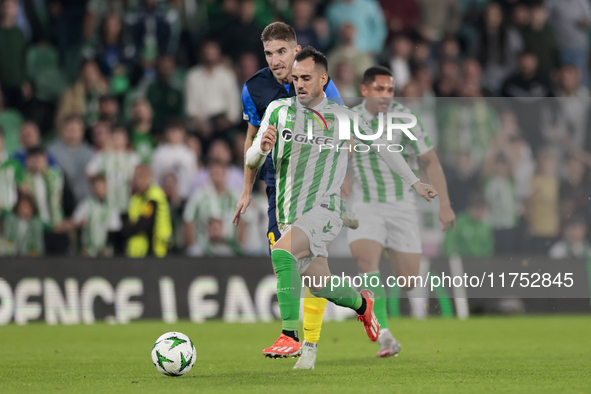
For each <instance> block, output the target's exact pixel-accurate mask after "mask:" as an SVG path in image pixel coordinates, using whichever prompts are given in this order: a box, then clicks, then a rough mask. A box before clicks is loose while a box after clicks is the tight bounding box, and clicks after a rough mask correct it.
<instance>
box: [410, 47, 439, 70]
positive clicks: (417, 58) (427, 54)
mask: <svg viewBox="0 0 591 394" xmlns="http://www.w3.org/2000/svg"><path fill="white" fill-rule="evenodd" d="M410 67H411V69H412V70H413V73H416V72H417V71H418V70H420V69H422V68H426V69H427V70H428V71H429V72H430V73H431V76H432V75H434V74H435V73H436V72H437V68H438V62H437V60H436V59H435V58H434V57H433V56H431V45H430V44H429V42H427V41H426V40H424V39H422V38H419V39H416V40H415V41H414V49H413V51H412V58H411V59H410Z"/></svg>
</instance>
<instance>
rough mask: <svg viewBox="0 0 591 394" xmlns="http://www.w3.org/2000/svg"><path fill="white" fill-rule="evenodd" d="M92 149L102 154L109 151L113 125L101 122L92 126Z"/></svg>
mask: <svg viewBox="0 0 591 394" xmlns="http://www.w3.org/2000/svg"><path fill="white" fill-rule="evenodd" d="M91 140H92V147H93V148H94V150H95V151H97V152H101V151H104V150H107V149H109V145H110V144H111V124H110V123H109V122H107V121H105V120H99V121H98V122H96V123H95V124H94V126H92V134H91Z"/></svg>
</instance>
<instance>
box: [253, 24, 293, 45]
mask: <svg viewBox="0 0 591 394" xmlns="http://www.w3.org/2000/svg"><path fill="white" fill-rule="evenodd" d="M271 40H283V41H293V42H298V40H297V37H296V33H295V30H294V29H293V27H291V26H290V25H288V24H287V23H283V22H273V23H271V24H270V25H268V26H267V27H265V29H264V30H263V33H262V34H261V41H262V42H267V41H271Z"/></svg>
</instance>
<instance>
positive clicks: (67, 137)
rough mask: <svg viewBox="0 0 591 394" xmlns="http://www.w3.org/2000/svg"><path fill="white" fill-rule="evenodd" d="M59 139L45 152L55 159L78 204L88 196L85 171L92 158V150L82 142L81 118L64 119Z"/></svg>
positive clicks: (82, 124) (82, 128) (75, 116)
mask: <svg viewBox="0 0 591 394" xmlns="http://www.w3.org/2000/svg"><path fill="white" fill-rule="evenodd" d="M59 137H60V138H59V139H58V140H56V141H54V142H53V143H51V144H50V145H49V147H48V148H47V151H48V152H49V153H50V154H52V155H53V157H55V159H56V160H57V163H58V164H59V166H60V168H61V170H62V171H63V173H64V175H65V178H66V183H67V184H68V185H69V186H70V187H71V189H72V193H73V195H74V202H75V204H78V203H79V202H81V201H82V200H84V199H85V198H86V197H88V195H89V194H90V188H89V185H88V180H87V179H86V173H85V169H86V166H87V165H88V162H89V161H90V159H91V158H92V156H93V151H92V148H91V147H90V146H89V145H88V144H87V143H86V142H84V141H83V138H84V123H83V122H82V118H80V117H79V116H77V115H72V116H69V117H67V118H64V119H63V121H62V127H61V129H60V136H59Z"/></svg>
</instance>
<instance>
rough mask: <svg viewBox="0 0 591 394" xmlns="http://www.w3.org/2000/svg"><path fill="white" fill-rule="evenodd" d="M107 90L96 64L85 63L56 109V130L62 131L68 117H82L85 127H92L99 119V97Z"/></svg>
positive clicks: (92, 61)
mask: <svg viewBox="0 0 591 394" xmlns="http://www.w3.org/2000/svg"><path fill="white" fill-rule="evenodd" d="M107 89H108V86H107V83H106V82H105V81H104V80H103V77H102V75H101V72H100V70H99V68H98V65H97V64H96V62H95V61H94V60H87V61H85V62H84V64H83V65H82V70H81V71H80V76H79V77H78V80H77V81H76V83H75V84H74V85H72V86H71V87H70V88H68V89H67V90H66V91H65V92H64V95H63V96H62V99H61V101H60V103H59V106H58V109H57V115H56V128H57V129H58V130H60V129H62V126H63V124H64V122H65V119H66V118H67V117H69V116H70V115H78V116H80V117H82V118H83V120H84V124H85V125H86V126H90V125H93V124H94V123H95V122H96V121H97V120H98V119H99V100H100V97H101V96H102V95H104V94H106V93H107Z"/></svg>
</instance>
